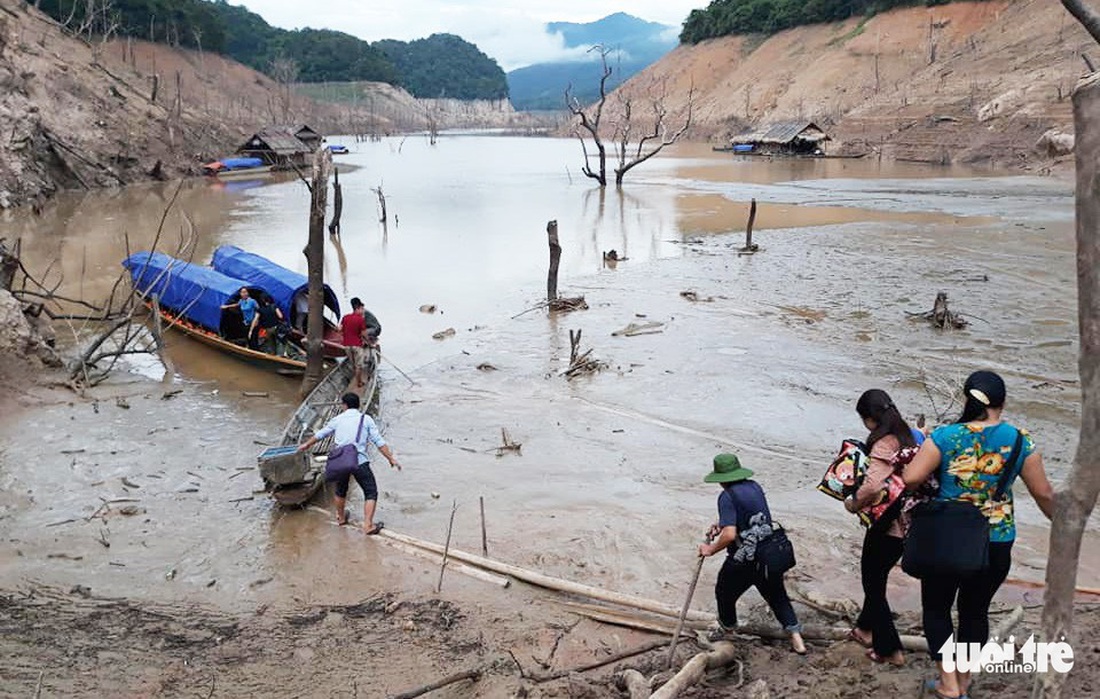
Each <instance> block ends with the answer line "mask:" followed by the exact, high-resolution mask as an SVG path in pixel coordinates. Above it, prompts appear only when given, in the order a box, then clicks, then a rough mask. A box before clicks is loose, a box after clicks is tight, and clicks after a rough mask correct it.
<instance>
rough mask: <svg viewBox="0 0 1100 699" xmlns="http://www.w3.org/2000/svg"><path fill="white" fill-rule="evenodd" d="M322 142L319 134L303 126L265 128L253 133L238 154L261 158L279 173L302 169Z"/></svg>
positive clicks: (238, 150)
mask: <svg viewBox="0 0 1100 699" xmlns="http://www.w3.org/2000/svg"><path fill="white" fill-rule="evenodd" d="M322 140H323V139H322V137H321V134H319V133H317V132H316V131H314V130H313V129H311V128H309V127H308V126H305V125H304V124H299V125H292V126H268V127H266V128H264V129H262V130H261V131H258V132H256V133H254V134H253V135H252V137H251V138H249V139H248V140H247V141H245V142H244V144H243V145H242V146H241V147H240V148H238V149H237V153H239V154H241V155H243V156H245V157H251V158H260V159H261V160H263V161H264V163H265V164H266V165H271V166H272V167H274V168H275V169H278V170H283V169H290V168H291V167H305V165H306V161H307V160H308V157H309V155H310V154H311V153H313V152H314V151H316V150H317V149H318V148H320V146H321V142H322Z"/></svg>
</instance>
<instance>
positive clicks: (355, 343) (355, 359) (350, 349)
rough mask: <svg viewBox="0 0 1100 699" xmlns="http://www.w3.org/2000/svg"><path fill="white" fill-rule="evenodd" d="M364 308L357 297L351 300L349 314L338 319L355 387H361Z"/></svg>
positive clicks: (364, 329)
mask: <svg viewBox="0 0 1100 699" xmlns="http://www.w3.org/2000/svg"><path fill="white" fill-rule="evenodd" d="M365 311H366V308H365V307H364V306H363V302H362V301H360V300H359V297H358V296H357V297H355V298H353V299H352V300H351V313H347V314H345V315H344V317H343V318H341V319H340V331H341V332H342V333H343V335H344V352H345V353H346V354H347V356H348V361H349V362H351V363H352V366H353V367H355V386H356V388H362V387H363V343H364V340H365V339H366V336H367V321H366V319H365V318H364V317H363V313H364V312H365Z"/></svg>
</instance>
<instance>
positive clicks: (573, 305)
mask: <svg viewBox="0 0 1100 699" xmlns="http://www.w3.org/2000/svg"><path fill="white" fill-rule="evenodd" d="M547 306H549V308H550V310H551V311H557V312H561V313H568V312H570V311H587V310H588V302H587V301H585V300H584V297H583V296H559V297H558V298H556V299H554V300H553V301H551V302H550V303H548V304H547Z"/></svg>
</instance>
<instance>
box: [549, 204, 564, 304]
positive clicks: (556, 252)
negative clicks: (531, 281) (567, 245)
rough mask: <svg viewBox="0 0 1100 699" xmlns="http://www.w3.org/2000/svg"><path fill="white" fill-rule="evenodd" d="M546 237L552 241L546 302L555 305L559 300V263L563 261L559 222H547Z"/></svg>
mask: <svg viewBox="0 0 1100 699" xmlns="http://www.w3.org/2000/svg"><path fill="white" fill-rule="evenodd" d="M546 236H547V238H549V241H550V271H549V273H547V275H546V302H547V303H553V302H554V300H555V299H557V298H558V262H559V261H560V260H561V245H559V244H558V222H557V221H549V222H547V224H546Z"/></svg>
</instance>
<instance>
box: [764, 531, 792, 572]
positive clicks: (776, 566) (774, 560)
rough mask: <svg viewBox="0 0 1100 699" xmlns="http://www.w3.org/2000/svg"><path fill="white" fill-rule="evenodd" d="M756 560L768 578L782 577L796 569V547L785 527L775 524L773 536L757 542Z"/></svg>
mask: <svg viewBox="0 0 1100 699" xmlns="http://www.w3.org/2000/svg"><path fill="white" fill-rule="evenodd" d="M755 560H756V564H757V565H758V566H759V567H760V569H761V570H762V571H764V574H765V575H767V576H772V575H782V574H783V573H786V572H787V571H788V570H790V569H791V568H794V563H795V561H794V546H793V545H792V544H791V540H790V539H789V538H787V532H786V530H785V529H783V527H781V526H780V525H778V524H773V525H772V533H771V536H769V537H767V538H766V539H763V540H761V541H759V542H757V544H756V556H755Z"/></svg>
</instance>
